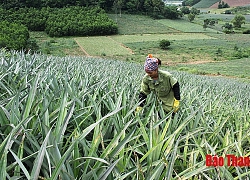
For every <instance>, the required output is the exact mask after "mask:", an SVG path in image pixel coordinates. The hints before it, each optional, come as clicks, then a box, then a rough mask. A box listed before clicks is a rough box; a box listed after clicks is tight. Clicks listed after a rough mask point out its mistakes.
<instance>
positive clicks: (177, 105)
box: [173, 98, 180, 113]
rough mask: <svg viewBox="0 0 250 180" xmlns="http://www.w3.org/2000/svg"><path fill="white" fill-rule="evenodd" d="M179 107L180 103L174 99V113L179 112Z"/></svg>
mask: <svg viewBox="0 0 250 180" xmlns="http://www.w3.org/2000/svg"><path fill="white" fill-rule="evenodd" d="M179 107H180V101H179V100H177V99H175V98H174V105H173V109H174V113H176V112H177V111H178V109H179Z"/></svg>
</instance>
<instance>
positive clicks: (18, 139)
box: [0, 50, 250, 180]
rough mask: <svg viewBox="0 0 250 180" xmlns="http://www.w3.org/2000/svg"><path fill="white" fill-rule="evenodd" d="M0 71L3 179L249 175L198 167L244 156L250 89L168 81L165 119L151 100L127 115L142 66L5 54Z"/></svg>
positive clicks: (210, 81)
mask: <svg viewBox="0 0 250 180" xmlns="http://www.w3.org/2000/svg"><path fill="white" fill-rule="evenodd" d="M0 64H1V66H0V72H1V75H0V80H1V81H0V94H1V96H0V124H1V126H0V152H1V154H2V156H1V157H0V158H1V160H0V179H11V178H14V177H16V178H18V177H19V178H20V177H22V178H24V177H25V179H38V178H40V179H41V178H46V179H48V178H50V179H58V178H59V179H64V180H66V179H87V178H89V179H107V178H111V179H164V178H165V179H171V178H172V179H179V178H181V179H188V178H196V179H216V178H218V177H220V178H221V179H233V178H235V179H238V178H240V177H242V178H243V177H247V176H248V175H249V174H250V171H249V167H228V166H221V167H217V168H214V167H207V166H206V165H205V157H206V155H207V154H212V155H218V156H224V157H225V156H226V154H234V155H235V156H249V152H248V151H249V141H250V138H249V135H250V134H249V117H250V114H249V113H250V112H249V101H250V99H249V98H250V85H249V84H246V83H241V82H238V81H234V80H230V79H223V78H213V77H204V76H195V75H189V74H186V73H182V72H177V71H172V73H173V74H174V75H175V76H176V77H177V78H178V80H179V82H180V84H181V96H182V101H181V109H180V111H179V112H178V113H177V115H176V116H175V117H174V119H171V118H169V116H170V114H164V113H163V110H162V108H161V106H160V105H159V104H158V103H157V101H156V99H155V97H154V95H153V94H152V95H150V96H149V97H148V100H147V103H146V106H145V107H144V111H143V113H142V114H134V110H135V108H136V107H137V105H138V99H137V95H138V91H139V88H140V81H141V78H142V76H143V74H144V72H143V66H142V65H140V64H135V63H126V62H121V61H116V60H107V59H99V58H89V57H63V58H60V57H53V56H44V55H40V54H33V55H29V54H24V53H22V52H6V51H5V50H1V51H0ZM157 112H159V113H157ZM158 114H159V115H160V116H161V117H159V116H158Z"/></svg>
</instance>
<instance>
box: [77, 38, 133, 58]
mask: <svg viewBox="0 0 250 180" xmlns="http://www.w3.org/2000/svg"><path fill="white" fill-rule="evenodd" d="M77 41H78V43H79V44H80V45H81V46H82V47H83V48H84V50H85V51H87V53H88V54H89V55H91V56H113V55H114V56H119V55H129V54H131V52H130V50H129V49H127V48H126V47H124V46H122V45H121V43H120V42H117V41H114V40H113V39H112V38H110V37H108V36H105V37H104V36H94V37H79V38H77Z"/></svg>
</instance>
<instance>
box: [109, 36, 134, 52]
mask: <svg viewBox="0 0 250 180" xmlns="http://www.w3.org/2000/svg"><path fill="white" fill-rule="evenodd" d="M108 37H109V38H110V39H111V40H112V41H114V42H116V43H118V44H120V46H122V47H124V48H126V49H127V50H128V51H129V52H130V53H131V54H134V52H133V50H132V49H130V48H129V47H127V46H125V45H124V44H122V43H120V42H118V41H116V40H114V39H113V38H112V37H111V36H108Z"/></svg>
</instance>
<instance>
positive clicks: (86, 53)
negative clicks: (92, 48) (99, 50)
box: [74, 38, 90, 56]
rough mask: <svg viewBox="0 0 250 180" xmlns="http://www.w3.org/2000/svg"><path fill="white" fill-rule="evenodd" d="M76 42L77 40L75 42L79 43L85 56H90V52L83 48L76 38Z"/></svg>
mask: <svg viewBox="0 0 250 180" xmlns="http://www.w3.org/2000/svg"><path fill="white" fill-rule="evenodd" d="M74 40H75V42H76V43H77V45H78V46H79V47H80V48H81V50H82V51H83V52H84V54H85V55H86V56H90V55H89V54H88V52H87V51H86V50H85V49H84V48H83V47H82V46H81V44H80V43H79V42H78V41H77V39H76V38H74Z"/></svg>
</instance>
